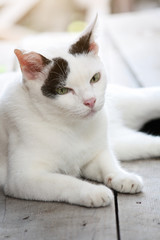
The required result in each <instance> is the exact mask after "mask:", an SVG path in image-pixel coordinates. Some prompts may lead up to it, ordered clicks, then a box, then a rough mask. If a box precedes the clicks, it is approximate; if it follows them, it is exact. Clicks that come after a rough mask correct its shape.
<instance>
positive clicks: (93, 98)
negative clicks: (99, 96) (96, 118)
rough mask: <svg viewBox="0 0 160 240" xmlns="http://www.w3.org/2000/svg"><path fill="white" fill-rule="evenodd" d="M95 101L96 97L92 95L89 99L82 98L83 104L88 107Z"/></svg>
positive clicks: (91, 106)
mask: <svg viewBox="0 0 160 240" xmlns="http://www.w3.org/2000/svg"><path fill="white" fill-rule="evenodd" d="M95 102H96V98H95V97H92V98H90V99H87V100H84V102H83V104H84V105H86V106H87V107H89V108H93V107H94V104H95Z"/></svg>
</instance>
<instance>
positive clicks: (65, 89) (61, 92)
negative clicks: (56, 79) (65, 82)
mask: <svg viewBox="0 0 160 240" xmlns="http://www.w3.org/2000/svg"><path fill="white" fill-rule="evenodd" d="M69 91H70V89H69V88H57V89H56V92H57V94H59V95H64V94H67V93H68V92H69Z"/></svg>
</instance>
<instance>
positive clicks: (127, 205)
mask: <svg viewBox="0 0 160 240" xmlns="http://www.w3.org/2000/svg"><path fill="white" fill-rule="evenodd" d="M123 166H124V167H126V168H127V169H129V170H130V171H133V172H136V173H138V174H139V175H141V176H143V179H144V184H145V186H144V190H143V193H140V194H136V195H126V194H118V208H119V221H120V232H121V239H122V240H135V239H138V240H151V239H154V240H159V239H160V197H159V196H160V178H159V171H160V161H159V160H141V161H133V162H127V163H123Z"/></svg>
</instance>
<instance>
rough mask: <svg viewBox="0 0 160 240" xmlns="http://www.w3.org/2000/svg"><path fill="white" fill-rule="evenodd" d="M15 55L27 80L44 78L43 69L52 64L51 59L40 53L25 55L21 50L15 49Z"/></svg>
mask: <svg viewBox="0 0 160 240" xmlns="http://www.w3.org/2000/svg"><path fill="white" fill-rule="evenodd" d="M14 53H15V54H16V56H17V58H18V61H19V64H20V67H21V71H22V73H23V76H24V79H25V80H35V79H40V78H43V77H44V76H43V75H44V71H43V69H44V67H45V66H46V65H48V64H49V63H50V62H51V61H50V60H49V59H47V58H45V57H44V56H42V55H41V54H39V53H36V52H28V53H25V52H23V51H21V50H19V49H15V50H14Z"/></svg>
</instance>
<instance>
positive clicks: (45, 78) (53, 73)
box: [15, 19, 106, 119]
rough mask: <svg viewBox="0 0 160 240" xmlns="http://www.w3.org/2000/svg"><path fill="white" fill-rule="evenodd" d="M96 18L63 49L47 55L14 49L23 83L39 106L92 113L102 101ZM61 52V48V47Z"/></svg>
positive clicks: (75, 115) (75, 114)
mask: <svg viewBox="0 0 160 240" xmlns="http://www.w3.org/2000/svg"><path fill="white" fill-rule="evenodd" d="M95 23H96V19H95V21H94V22H93V23H92V24H91V25H90V26H89V27H87V29H86V30H85V31H84V32H83V33H82V34H81V35H80V37H79V39H78V40H77V41H75V43H73V44H72V45H71V46H68V47H67V49H64V51H63V53H61V54H60V55H58V51H57V52H55V56H53V58H52V59H48V58H46V57H44V56H42V55H41V54H39V53H36V52H28V53H25V52H22V51H20V50H17V49H16V50H15V54H16V56H17V58H18V60H19V63H20V67H21V70H22V74H23V84H24V86H25V87H26V89H27V90H28V91H29V92H30V96H31V98H32V97H33V98H34V100H35V99H36V102H37V103H38V102H39V103H40V104H41V103H42V102H43V104H42V105H41V108H43V107H45V108H46V107H47V106H48V107H49V109H51V107H52V109H53V112H56V113H57V114H61V115H63V116H66V117H71V118H75V119H77V118H78V119H81V118H86V117H91V116H92V115H94V114H95V113H96V112H98V111H99V110H100V109H101V108H102V107H103V104H104V95H105V88H106V75H105V71H104V68H103V64H102V63H101V61H100V59H99V57H98V45H97V44H96V42H95V40H94V32H95ZM61 52H62V51H61Z"/></svg>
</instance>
